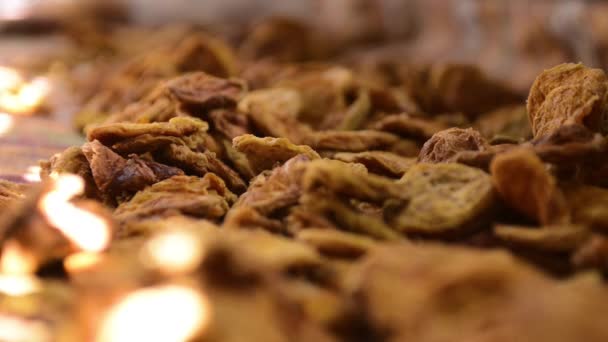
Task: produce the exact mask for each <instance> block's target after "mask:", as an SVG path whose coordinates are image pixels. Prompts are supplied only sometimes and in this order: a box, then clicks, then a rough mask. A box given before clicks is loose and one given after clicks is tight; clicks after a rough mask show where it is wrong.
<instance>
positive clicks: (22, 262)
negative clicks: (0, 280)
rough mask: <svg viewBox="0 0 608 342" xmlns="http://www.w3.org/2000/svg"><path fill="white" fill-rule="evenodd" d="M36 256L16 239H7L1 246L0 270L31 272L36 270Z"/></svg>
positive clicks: (19, 272)
mask: <svg viewBox="0 0 608 342" xmlns="http://www.w3.org/2000/svg"><path fill="white" fill-rule="evenodd" d="M36 264H37V263H36V258H35V257H34V256H33V255H32V254H31V253H30V252H28V251H27V250H26V249H25V248H23V247H22V246H21V245H20V244H19V243H18V242H16V241H8V242H6V243H5V244H4V247H3V248H2V258H0V272H1V273H5V274H31V273H33V272H34V271H35V270H36Z"/></svg>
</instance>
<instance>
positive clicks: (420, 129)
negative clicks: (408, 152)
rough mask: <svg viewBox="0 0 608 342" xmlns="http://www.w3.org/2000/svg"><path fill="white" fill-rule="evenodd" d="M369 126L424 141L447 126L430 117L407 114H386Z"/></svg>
mask: <svg viewBox="0 0 608 342" xmlns="http://www.w3.org/2000/svg"><path fill="white" fill-rule="evenodd" d="M368 126H369V127H370V128H372V129H375V130H378V131H384V132H389V133H394V134H397V135H399V136H401V137H404V138H412V139H416V140H422V141H425V140H427V139H429V138H430V137H432V136H433V134H435V133H437V132H439V131H443V130H445V129H447V128H449V126H447V125H445V124H443V123H441V122H438V121H434V120H430V119H425V118H422V117H415V116H411V115H408V114H395V115H387V116H385V117H383V118H380V119H379V120H377V121H374V122H372V123H371V124H369V125H368Z"/></svg>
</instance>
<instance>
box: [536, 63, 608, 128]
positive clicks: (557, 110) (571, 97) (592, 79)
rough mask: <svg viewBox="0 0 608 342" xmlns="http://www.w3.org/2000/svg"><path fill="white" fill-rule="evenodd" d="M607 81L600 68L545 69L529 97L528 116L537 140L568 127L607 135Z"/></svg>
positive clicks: (566, 65) (568, 65)
mask: <svg viewBox="0 0 608 342" xmlns="http://www.w3.org/2000/svg"><path fill="white" fill-rule="evenodd" d="M607 101H608V78H606V75H605V74H604V72H603V71H602V70H600V69H590V68H587V67H585V66H584V65H582V64H561V65H558V66H556V67H554V68H552V69H549V70H545V72H543V73H542V74H541V75H540V76H538V78H537V79H536V81H535V82H534V85H533V86H532V89H531V90H530V96H529V97H528V107H527V108H528V115H529V116H530V122H531V124H532V131H533V132H534V136H535V137H540V136H543V135H547V134H551V133H553V132H554V131H556V130H557V129H559V127H561V126H563V125H568V124H583V125H585V126H587V127H588V128H589V129H591V130H592V131H595V132H601V133H606V132H608V123H607V118H606V116H607V115H608V113H607V110H608V109H607V108H606V107H607V105H608V103H607Z"/></svg>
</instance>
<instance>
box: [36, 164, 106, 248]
mask: <svg viewBox="0 0 608 342" xmlns="http://www.w3.org/2000/svg"><path fill="white" fill-rule="evenodd" d="M83 191H84V180H83V179H82V178H81V177H79V176H76V175H59V176H58V177H57V179H55V181H54V188H53V189H52V190H51V191H49V192H48V193H46V194H45V195H44V196H43V197H42V198H41V200H40V202H39V204H38V205H39V208H40V209H41V210H42V212H43V213H44V215H45V216H46V218H47V219H48V221H49V223H50V224H51V225H53V226H54V227H55V228H57V229H58V230H60V231H61V232H62V233H63V234H64V235H65V236H66V237H67V238H68V239H70V240H71V241H72V242H73V243H74V244H75V245H77V246H78V247H79V248H80V249H82V250H84V251H89V252H99V251H102V250H103V249H105V248H106V247H107V246H108V243H109V242H110V228H109V227H108V223H107V222H106V221H105V220H104V219H103V218H101V217H99V216H97V215H95V214H93V213H91V212H89V211H86V210H82V209H80V208H78V207H76V206H75V205H74V204H72V203H71V202H70V200H71V199H72V198H73V197H74V196H76V195H80V194H82V192H83Z"/></svg>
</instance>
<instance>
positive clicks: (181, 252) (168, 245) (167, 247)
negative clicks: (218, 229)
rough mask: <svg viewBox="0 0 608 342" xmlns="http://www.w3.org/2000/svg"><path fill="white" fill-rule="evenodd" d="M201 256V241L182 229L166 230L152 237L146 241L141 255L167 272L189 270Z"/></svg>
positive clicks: (148, 262) (154, 265)
mask: <svg viewBox="0 0 608 342" xmlns="http://www.w3.org/2000/svg"><path fill="white" fill-rule="evenodd" d="M202 258H203V248H202V246H201V241H199V239H197V237H196V236H194V235H193V234H190V233H187V232H184V231H173V232H166V233H162V234H159V235H157V236H155V237H153V238H152V239H150V240H149V241H148V242H147V243H146V245H145V247H144V249H143V255H142V260H143V261H144V262H145V263H147V264H149V265H150V266H152V267H155V268H158V269H160V270H161V271H164V272H167V273H183V272H188V271H191V270H193V269H194V268H196V266H197V265H198V264H199V263H200V261H201V259H202Z"/></svg>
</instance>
